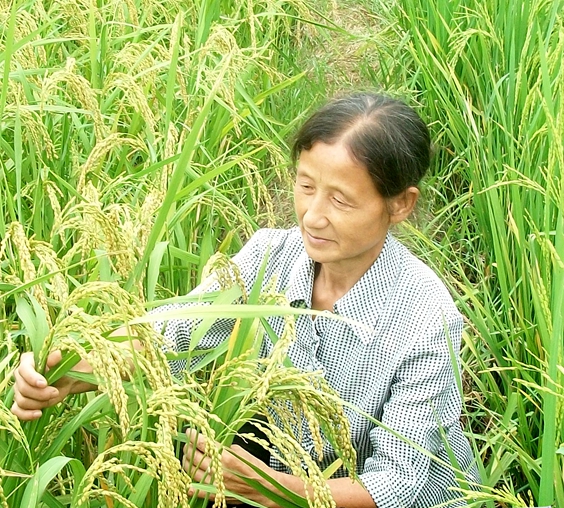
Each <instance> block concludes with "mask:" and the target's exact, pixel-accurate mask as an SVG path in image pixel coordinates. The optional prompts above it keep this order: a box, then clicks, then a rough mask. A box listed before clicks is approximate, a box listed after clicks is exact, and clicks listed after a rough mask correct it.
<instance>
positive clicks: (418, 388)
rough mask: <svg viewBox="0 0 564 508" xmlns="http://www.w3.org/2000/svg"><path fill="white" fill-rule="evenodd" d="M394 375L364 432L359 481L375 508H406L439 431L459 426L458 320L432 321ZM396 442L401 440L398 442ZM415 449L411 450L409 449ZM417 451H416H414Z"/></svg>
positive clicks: (424, 476) (456, 316)
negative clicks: (365, 454) (375, 422)
mask: <svg viewBox="0 0 564 508" xmlns="http://www.w3.org/2000/svg"><path fill="white" fill-rule="evenodd" d="M426 329H427V330H428V332H427V333H426V334H424V336H423V337H420V338H419V340H416V341H415V344H414V346H413V347H412V348H411V349H410V350H409V351H408V353H407V354H406V356H405V358H404V359H403V360H402V361H401V363H400V365H399V368H398V369H397V371H396V372H395V375H394V377H393V381H392V385H391V388H390V394H389V398H388V400H387V401H386V403H385V404H384V408H383V413H382V417H381V423H382V424H384V425H385V426H386V427H388V428H390V429H392V430H393V431H394V434H397V435H394V434H392V433H391V432H389V431H387V430H385V429H384V428H383V427H381V426H376V427H375V428H374V429H373V430H372V431H371V432H370V441H371V444H372V448H373V455H372V456H371V457H370V458H368V459H367V461H366V462H365V465H364V470H363V472H362V474H361V475H360V479H361V481H362V482H363V484H364V486H365V487H366V489H367V490H368V492H369V493H370V494H371V496H372V498H373V499H374V502H375V503H376V506H377V507H378V508H398V507H410V506H412V505H413V503H414V501H415V499H416V498H417V495H418V493H419V491H420V490H421V488H422V487H423V485H424V484H425V482H426V481H427V479H428V474H429V465H430V460H431V459H430V458H429V456H428V455H427V454H425V453H424V452H422V451H421V448H422V449H424V450H427V451H428V452H429V453H430V454H433V455H436V454H437V452H438V451H439V450H440V448H441V447H442V446H443V439H442V437H441V430H442V429H444V430H445V432H446V430H447V429H448V428H449V427H450V426H452V425H459V418H460V411H461V395H460V393H459V391H458V387H457V383H456V379H455V372H456V371H457V370H458V363H457V360H456V359H453V358H451V354H450V352H449V344H448V341H449V340H450V341H451V343H452V348H453V351H454V352H455V356H456V357H457V356H458V351H459V348H460V340H461V334H462V317H461V316H460V314H458V312H457V311H453V312H450V315H445V314H444V313H442V312H441V315H437V316H435V317H434V318H433V319H431V320H430V322H429V326H427V328H426ZM398 436H402V437H403V439H402V437H398ZM407 441H409V442H411V443H413V444H414V445H415V446H413V445H412V444H411V443H409V442H407ZM418 447H419V448H420V449H418Z"/></svg>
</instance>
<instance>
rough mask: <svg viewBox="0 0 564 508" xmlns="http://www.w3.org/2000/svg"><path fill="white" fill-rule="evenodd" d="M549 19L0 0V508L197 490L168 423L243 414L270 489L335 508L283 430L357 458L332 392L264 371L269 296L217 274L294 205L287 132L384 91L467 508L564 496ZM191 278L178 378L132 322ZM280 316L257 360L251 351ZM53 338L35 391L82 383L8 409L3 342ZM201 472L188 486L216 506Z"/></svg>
mask: <svg viewBox="0 0 564 508" xmlns="http://www.w3.org/2000/svg"><path fill="white" fill-rule="evenodd" d="M562 14H563V2H562V1H561V0H556V1H553V2H546V1H540V0H534V1H532V2H524V3H523V2H515V1H514V0H509V1H508V2H503V3H502V2H498V1H496V0H480V1H472V2H471V1H469V0H455V1H452V2H441V1H440V0H426V1H421V0H405V1H403V2H398V3H393V2H392V3H390V2H385V3H380V2H369V1H368V0H362V1H358V2H345V3H343V4H339V5H337V4H336V3H329V2H327V3H320V4H319V5H317V4H312V3H311V2H305V1H303V0H255V1H253V0H249V1H247V2H227V1H224V0H219V1H217V2H199V1H196V2H180V1H177V0H162V1H161V2H148V1H146V0H127V1H125V2H120V1H117V0H99V1H98V2H91V1H85V0H73V1H72V2H63V1H61V0H45V1H42V2H39V1H36V0H21V1H13V2H7V1H2V0H0V73H1V78H0V331H1V338H0V507H2V508H16V507H17V508H19V507H24V506H25V507H27V506H30V507H31V506H33V507H48V508H61V507H73V508H74V507H81V508H82V507H88V508H94V507H101V506H110V507H116V508H117V507H128V508H129V507H137V508H142V507H149V506H159V507H160V506H162V507H171V508H172V507H178V506H200V505H203V504H204V503H203V502H202V501H201V500H198V499H196V498H192V497H190V496H189V495H188V491H187V490H186V485H188V484H189V483H190V478H189V477H188V476H187V474H186V473H185V472H184V471H183V470H182V469H181V467H180V462H179V461H178V460H177V456H178V453H179V450H180V448H181V446H182V441H183V439H184V440H185V437H184V435H183V433H182V429H183V428H184V427H185V426H186V425H191V426H196V427H197V428H199V429H200V431H201V432H202V433H203V434H204V435H206V436H208V437H209V438H212V439H213V440H216V441H218V442H219V443H221V444H222V445H229V444H230V443H231V442H232V440H233V438H234V436H235V435H236V434H237V432H238V430H239V429H240V428H241V426H242V425H243V424H244V423H245V422H247V421H249V420H253V419H254V418H255V415H262V416H264V417H265V418H266V419H267V422H266V423H265V424H264V425H265V429H266V432H267V434H268V437H269V439H270V440H271V442H272V443H274V444H276V445H278V446H279V448H280V449H281V450H283V451H284V457H285V458H286V460H287V465H288V466H289V467H290V468H291V469H292V470H293V471H294V472H295V474H298V475H301V476H303V478H304V480H305V481H306V482H308V484H309V485H311V486H312V493H313V494H312V496H311V498H310V499H303V498H299V497H298V496H295V495H294V496H291V495H289V499H282V498H277V499H276V502H278V503H279V504H280V506H284V507H286V506H288V507H296V506H298V507H305V506H308V503H309V505H310V506H332V500H331V499H330V495H329V493H328V489H327V488H326V487H325V484H324V481H323V479H324V475H327V474H329V472H327V471H325V472H324V471H321V470H319V468H318V467H317V465H316V463H315V462H314V461H312V460H311V459H310V457H309V454H307V453H306V452H305V451H304V450H302V449H301V447H300V445H299V439H294V438H295V437H296V436H295V435H294V432H295V427H296V424H295V422H296V418H301V417H302V415H303V416H304V417H305V418H307V421H308V424H309V425H310V428H312V429H313V434H314V435H320V434H319V432H323V435H324V436H326V437H327V438H328V439H329V440H330V441H331V442H332V444H333V445H334V447H335V448H336V449H338V450H340V456H341V461H342V463H343V464H344V466H345V467H347V468H348V469H349V470H350V471H354V463H355V457H354V451H353V450H352V448H351V445H350V443H349V442H348V441H347V439H346V437H345V436H348V432H336V430H335V429H347V428H348V427H347V425H348V422H347V420H346V418H345V416H344V411H343V407H342V405H340V403H339V401H338V397H337V396H336V394H335V393H334V392H333V391H332V390H331V388H330V387H329V386H327V385H326V384H325V383H324V381H323V379H322V378H321V377H320V376H318V375H315V374H311V373H302V372H299V371H296V370H294V369H292V368H291V367H289V366H286V368H284V369H280V368H279V367H280V366H281V365H283V364H284V360H283V359H284V356H285V351H286V349H287V347H288V345H289V343H290V342H291V340H292V339H293V318H292V315H291V311H290V310H289V309H288V306H287V304H286V302H285V300H284V297H283V295H276V294H271V293H269V292H268V291H261V288H260V287H255V288H244V287H241V284H240V283H239V280H238V277H237V271H236V268H235V267H234V266H233V265H232V264H231V263H230V262H229V260H228V258H227V255H229V254H232V253H233V252H236V251H237V250H238V249H239V248H240V247H241V246H242V245H243V244H244V242H245V241H246V239H247V238H248V237H249V236H250V234H251V233H252V232H253V231H254V230H255V229H257V228H258V227H260V226H278V225H287V224H289V223H291V222H292V220H293V218H292V212H291V209H292V208H291V196H290V194H289V189H290V188H291V181H292V171H291V168H290V166H289V157H288V145H287V144H288V142H289V140H290V139H291V135H292V133H293V132H294V130H295V129H296V126H297V125H299V124H300V121H301V120H302V119H303V118H304V117H305V116H306V115H307V112H308V110H309V109H310V108H311V107H312V106H313V105H315V104H319V103H320V102H322V101H323V99H324V97H326V96H329V95H332V94H333V93H337V92H339V91H343V90H349V89H351V88H364V89H366V88H376V89H384V90H386V91H387V92H388V93H390V94H392V95H394V96H399V97H402V98H404V100H406V101H407V102H408V103H410V104H411V105H413V106H414V107H416V108H417V110H418V111H419V112H420V113H421V115H422V116H423V117H424V118H426V119H427V120H428V122H429V124H430V126H431V130H432V132H433V138H434V142H435V148H436V154H435V159H434V165H433V168H432V172H431V174H430V175H429V177H428V178H427V182H426V183H425V189H424V200H423V202H422V204H421V205H420V207H419V210H418V211H417V214H416V217H415V218H414V220H413V221H412V222H410V223H409V224H407V225H406V226H405V227H402V228H401V229H400V230H398V231H397V232H396V233H397V235H398V236H400V237H401V238H402V239H403V240H404V241H405V242H406V243H407V244H408V245H409V246H410V248H411V249H412V250H413V251H414V252H415V253H416V254H417V255H418V256H420V257H421V258H423V259H424V260H425V261H426V262H427V263H429V264H430V265H431V266H432V267H434V268H435V270H436V271H437V272H438V273H439V274H440V275H441V277H442V278H443V280H444V281H445V282H446V283H447V285H448V286H449V288H450V289H451V292H452V294H453V295H454V296H455V299H456V302H457V305H458V306H459V308H460V310H461V311H462V312H463V314H464V315H465V317H466V318H467V321H466V327H465V333H464V345H463V351H462V359H463V367H464V369H463V371H464V372H463V379H462V383H463V389H464V397H465V413H464V415H463V418H464V427H465V431H466V433H467V435H468V436H469V438H470V440H471V443H472V446H473V448H474V451H475V455H476V457H477V459H478V465H479V468H480V470H481V473H482V479H483V486H482V490H481V492H480V494H479V495H478V496H476V495H475V494H474V495H471V494H469V496H468V500H469V505H470V506H475V507H477V506H487V507H488V508H490V507H511V508H516V507H526V506H554V507H557V506H564V409H563V401H564V361H563V355H564V351H563V345H564V340H563V336H564V330H563V316H564V263H563V259H564V177H563V173H562V167H564V146H563V140H564V117H563V112H562V108H561V102H562V92H563V84H564V75H563V73H562V71H561V61H562V60H563V51H564V22H563V18H562ZM216 253H218V254H216ZM209 270H216V271H217V272H218V273H220V274H222V275H221V280H222V281H223V284H224V286H223V289H222V291H221V292H220V293H218V294H214V295H212V296H211V297H210V301H207V302H193V303H194V306H193V307H191V309H194V310H193V312H195V313H199V314H198V315H199V316H200V317H201V321H200V324H199V327H198V329H197V332H195V333H197V334H200V335H199V336H201V334H203V333H205V330H206V329H207V327H209V326H211V323H212V322H213V320H214V319H216V318H218V317H230V318H232V319H235V320H236V322H237V325H236V326H235V328H234V332H233V335H232V337H231V339H230V340H229V342H228V343H227V344H225V345H223V346H222V347H220V348H218V349H217V351H216V352H215V353H214V355H212V356H211V357H210V358H208V359H207V360H205V361H204V362H202V361H200V365H199V367H202V368H201V369H200V368H199V369H190V370H189V371H188V372H187V373H186V375H185V376H184V378H183V379H182V380H179V379H176V378H174V377H173V376H172V375H171V374H170V371H169V369H168V366H167V361H168V360H169V359H170V358H171V354H170V353H167V345H166V344H164V343H163V339H162V338H161V337H159V336H158V335H157V334H156V333H155V332H154V331H153V328H152V326H151V325H150V322H149V321H150V319H149V318H145V319H142V318H141V316H143V315H145V313H146V311H147V310H149V309H151V308H153V307H154V306H155V305H157V302H163V301H167V302H172V301H181V300H182V301H187V300H189V298H186V297H183V295H185V294H186V293H187V292H188V291H189V290H190V289H191V288H193V287H194V286H195V284H196V283H197V282H198V281H199V280H200V278H201V277H202V274H203V273H205V272H206V271H209ZM241 300H245V305H232V304H233V303H234V302H237V301H241ZM280 312H282V313H285V316H286V317H285V319H286V330H285V334H284V336H282V337H280V338H278V339H277V343H276V354H275V355H273V356H272V357H270V358H268V359H266V360H257V352H258V349H259V348H260V340H261V339H260V337H262V336H263V335H264V332H265V330H264V323H265V317H266V316H268V315H270V314H272V313H280ZM292 312H295V311H292ZM124 325H126V326H128V327H129V330H130V336H129V337H127V338H125V339H124V338H120V339H118V338H116V337H114V336H112V335H111V334H112V331H114V330H116V329H118V328H120V327H122V326H124ZM132 337H135V339H136V340H139V341H141V342H142V343H143V344H144V345H145V349H144V353H143V354H140V353H138V352H137V351H136V350H135V349H134V347H133V340H132ZM118 341H126V342H127V341H129V343H130V346H131V347H123V344H118ZM53 349H61V350H62V351H63V358H64V360H63V362H62V363H61V364H60V366H59V367H58V368H56V369H52V370H51V371H49V374H48V376H49V378H50V380H51V381H55V380H56V379H58V378H59V377H61V376H63V375H65V374H66V373H68V372H69V371H70V369H71V368H72V367H73V366H74V365H75V364H76V363H77V361H78V359H79V357H81V356H84V355H86V354H88V355H89V357H90V358H91V359H92V364H93V367H94V373H93V374H92V375H89V376H87V375H80V374H75V376H77V377H79V378H80V377H81V376H82V378H83V380H85V381H89V380H90V381H96V382H97V383H98V384H99V386H100V389H99V391H97V392H94V393H90V394H88V395H78V396H72V397H70V398H69V399H68V400H67V401H65V402H64V403H62V404H59V405H57V406H55V407H53V408H51V409H49V410H45V411H44V414H43V416H42V417H41V418H40V419H39V420H37V421H36V422H25V423H22V422H19V421H18V420H17V419H16V418H15V417H14V416H13V415H12V414H11V412H10V411H9V408H10V407H11V404H12V399H13V390H12V372H13V369H14V368H15V366H16V365H17V364H18V361H19V354H20V353H21V352H22V351H32V352H33V353H34V355H35V360H36V364H37V365H39V366H40V368H45V362H46V358H47V354H48V352H49V351H51V350H53ZM195 354H196V353H195V352H193V351H191V352H190V353H189V354H188V358H186V360H188V361H190V358H192V356H190V355H195ZM194 361H197V360H194ZM129 362H133V363H134V364H135V365H136V369H135V374H134V375H133V376H131V377H130V378H127V377H126V376H124V372H125V371H126V370H127V368H128V367H127V366H128V364H129ZM124 377H125V379H123V378H124ZM272 409H275V410H276V411H277V412H278V413H280V414H284V415H285V419H284V420H285V426H284V428H283V429H282V430H281V429H280V428H279V427H278V426H277V425H276V423H275V422H274V421H271V420H270V419H269V418H271V417H270V414H271V413H270V411H269V410H272ZM219 452H220V449H215V448H214V449H210V450H209V454H210V457H211V458H212V461H216V462H215V463H217V460H218V456H219V455H218V454H219ZM302 460H303V461H306V463H307V465H308V475H305V473H304V472H303V469H302ZM338 466H339V464H337V465H336V467H338ZM217 476H218V477H217V478H215V482H214V485H213V487H204V486H201V488H202V489H204V488H210V489H211V491H212V492H213V493H215V494H216V495H217V497H216V499H218V502H221V500H222V496H224V495H225V492H224V489H223V484H222V478H221V475H217ZM286 494H288V493H286Z"/></svg>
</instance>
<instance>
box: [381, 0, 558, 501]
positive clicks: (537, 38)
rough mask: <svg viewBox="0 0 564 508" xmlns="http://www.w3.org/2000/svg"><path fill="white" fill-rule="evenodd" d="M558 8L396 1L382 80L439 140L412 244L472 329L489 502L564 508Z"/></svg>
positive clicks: (389, 16)
mask: <svg viewBox="0 0 564 508" xmlns="http://www.w3.org/2000/svg"><path fill="white" fill-rule="evenodd" d="M562 7H563V4H562V2H542V1H534V2H525V3H522V2H509V3H508V2H496V1H493V2H492V1H490V2H466V1H462V0H461V1H456V2H438V1H431V2H420V1H418V0H410V1H408V2H401V3H392V4H389V6H388V8H387V9H385V12H384V18H385V20H386V24H385V30H384V31H383V32H382V34H381V37H378V38H377V40H378V42H379V44H378V48H379V51H380V52H381V54H382V60H381V61H382V66H381V69H380V72H379V73H378V78H379V79H380V80H381V82H382V83H385V84H386V86H389V87H391V88H395V89H398V88H400V89H403V90H411V91H412V93H413V94H414V95H415V97H416V99H417V100H418V101H419V103H420V104H421V111H422V114H423V116H425V117H426V118H429V120H430V121H431V125H432V128H433V130H434V134H435V138H436V140H437V147H438V156H437V161H436V169H435V173H433V174H432V175H431V177H430V180H431V185H430V187H431V188H432V191H430V192H429V201H430V203H431V205H430V211H429V212H428V213H427V216H426V217H425V216H424V217H423V218H422V220H421V221H420V223H421V226H420V229H419V230H415V229H413V228H410V229H408V230H406V237H407V238H408V241H411V243H412V245H414V246H416V249H417V251H418V252H419V253H420V255H421V256H423V257H425V258H426V259H427V260H428V261H429V262H430V263H431V264H432V265H434V266H435V267H436V268H437V270H438V271H440V273H442V274H443V275H444V278H445V279H446V280H447V281H448V283H449V284H450V286H451V287H452V289H453V292H455V293H456V294H457V295H458V303H459V306H460V308H461V310H462V311H463V313H464V314H465V315H466V316H467V317H468V319H469V323H468V325H469V326H468V335H467V340H466V345H465V355H464V357H465V364H466V371H467V372H468V376H469V386H471V388H470V391H469V393H468V394H467V395H468V407H469V415H468V417H469V419H470V421H469V423H470V425H471V427H472V429H473V438H474V440H475V446H476V450H477V452H478V453H479V456H480V457H481V459H482V461H483V465H484V483H485V486H486V487H487V489H485V492H490V493H491V494H489V495H490V499H492V500H494V499H497V500H498V502H500V503H501V502H502V501H500V498H499V497H496V495H497V494H496V493H495V492H498V493H499V492H501V491H500V490H496V491H490V490H489V489H491V488H494V487H498V488H499V489H506V488H507V489H509V492H511V493H512V495H513V499H514V501H505V502H506V503H507V505H510V506H526V505H529V503H531V504H536V505H540V506H548V505H556V506H560V505H563V504H564V462H563V460H562V458H563V457H562V454H561V452H560V451H559V450H561V447H562V443H563V442H564V411H563V405H562V401H563V392H562V387H563V385H564V383H563V378H562V374H563V373H562V365H563V360H562V358H563V354H564V352H563V350H562V336H563V316H564V292H563V290H562V288H563V287H564V280H563V276H564V271H563V269H564V262H563V260H564V229H563V227H564V178H563V175H562V169H561V168H562V162H563V161H564V150H563V145H562V140H563V139H564V123H563V118H564V117H563V111H562V97H563V95H562V94H563V84H564V81H563V77H564V76H563V74H562V71H561V69H560V67H561V65H560V62H561V61H562V58H563V56H564V55H563V50H564V46H563V44H562V41H563V40H564V39H563V36H564V24H563V18H562V12H563V11H562ZM486 497H487V495H486Z"/></svg>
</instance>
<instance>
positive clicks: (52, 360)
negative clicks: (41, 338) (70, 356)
mask: <svg viewBox="0 0 564 508" xmlns="http://www.w3.org/2000/svg"><path fill="white" fill-rule="evenodd" d="M62 359H63V353H61V352H60V351H59V350H57V351H53V352H52V353H49V356H48V357H47V363H46V366H47V369H51V368H53V367H54V366H55V365H57V364H58V363H59V362H60V361H61V360H62Z"/></svg>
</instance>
